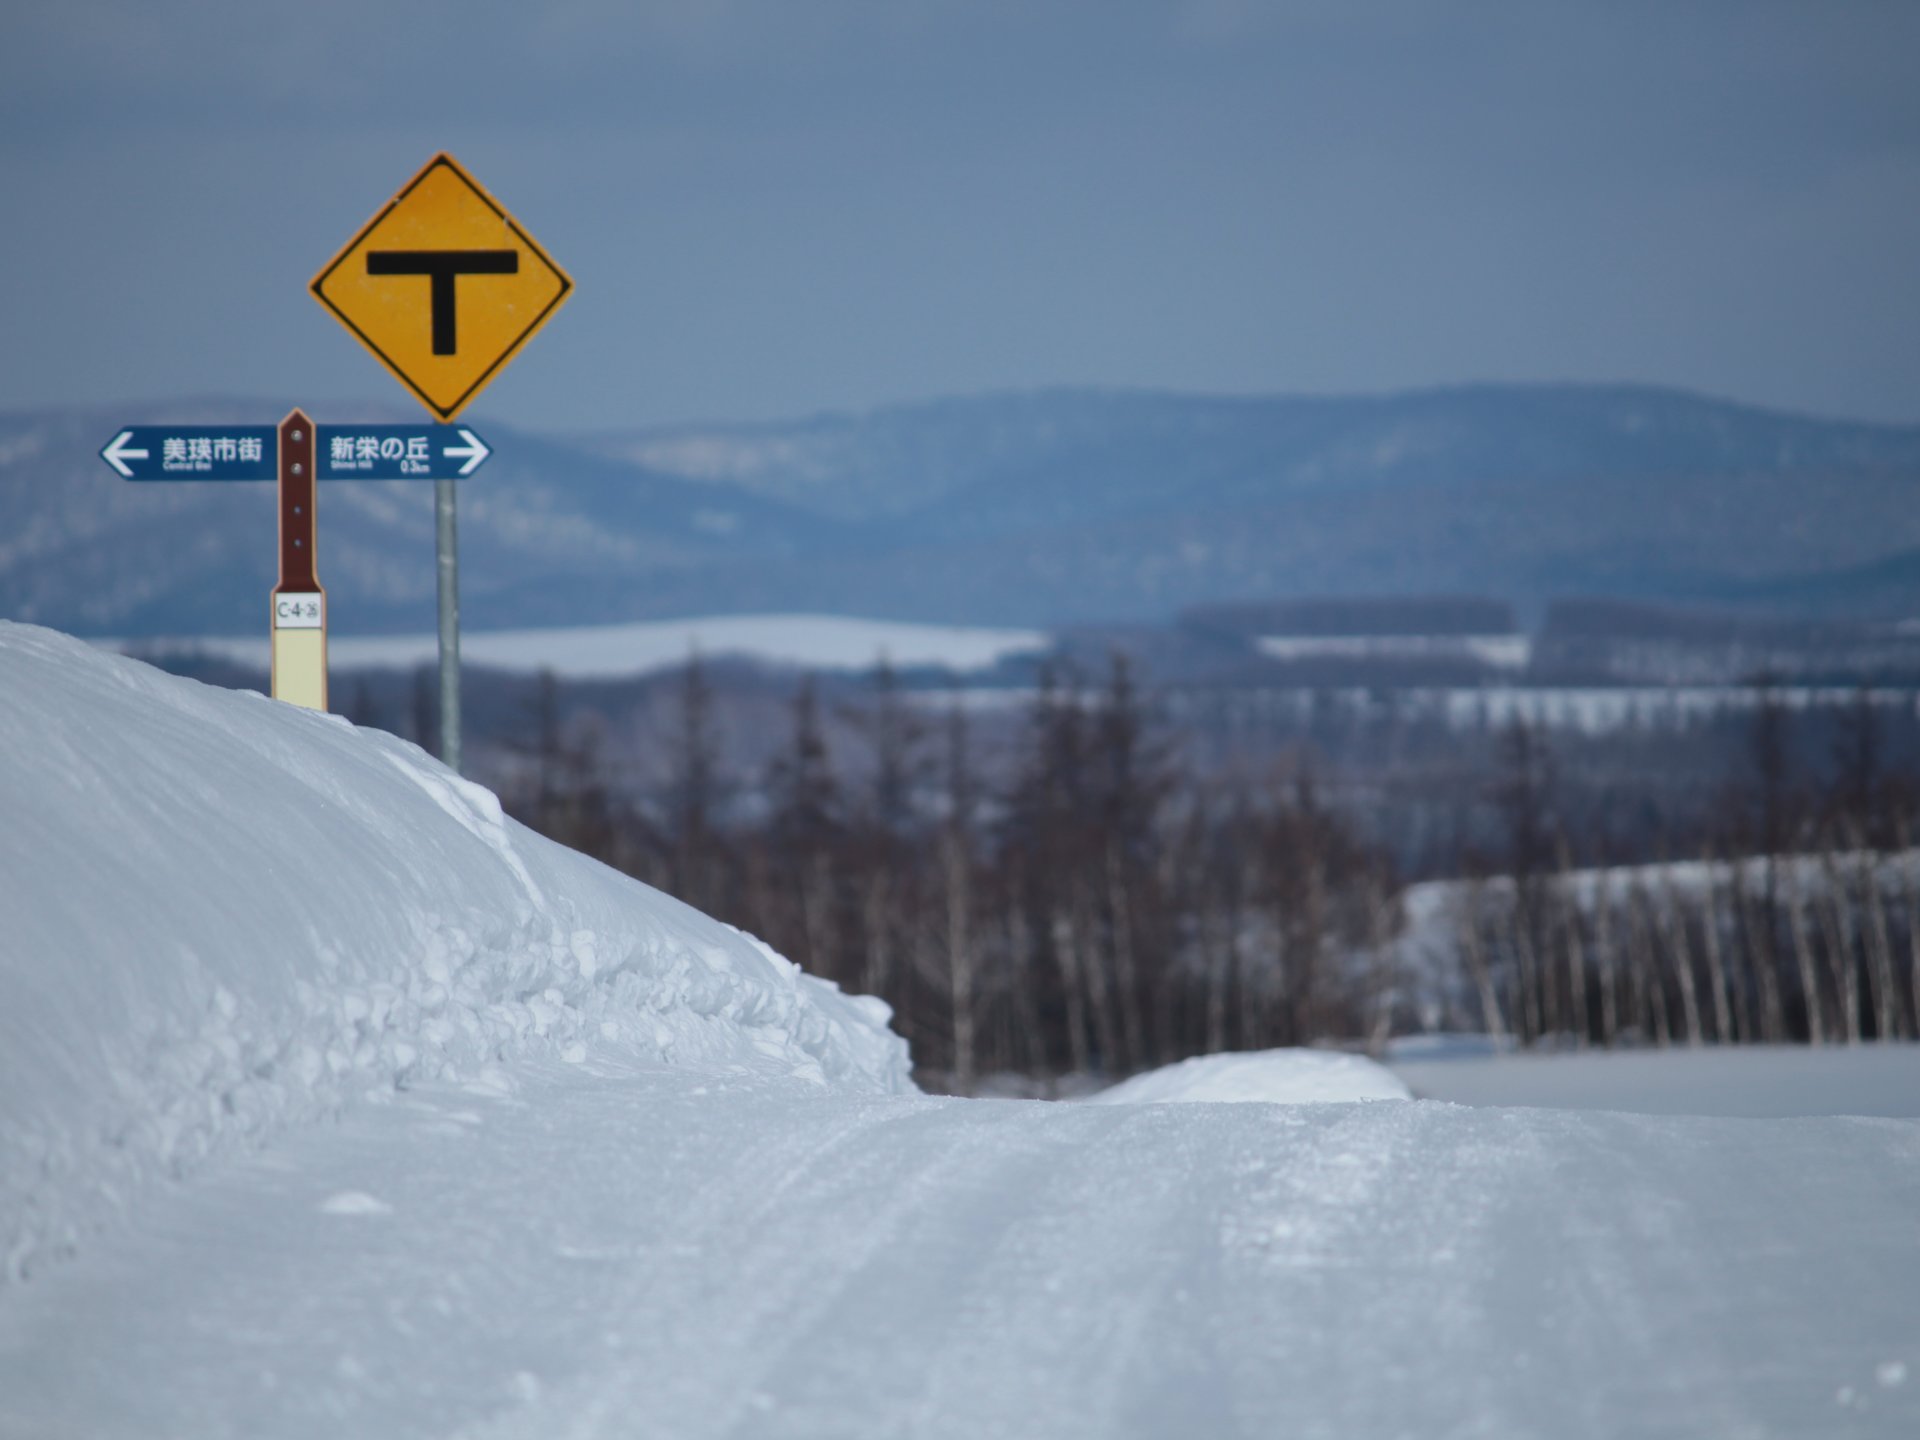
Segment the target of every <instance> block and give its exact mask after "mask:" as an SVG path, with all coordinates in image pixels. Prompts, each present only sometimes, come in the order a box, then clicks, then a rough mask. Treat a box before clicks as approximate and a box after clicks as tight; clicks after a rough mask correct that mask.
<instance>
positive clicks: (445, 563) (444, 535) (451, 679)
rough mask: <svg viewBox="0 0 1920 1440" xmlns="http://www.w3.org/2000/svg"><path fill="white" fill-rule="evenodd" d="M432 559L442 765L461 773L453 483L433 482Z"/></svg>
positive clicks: (457, 556) (457, 553)
mask: <svg viewBox="0 0 1920 1440" xmlns="http://www.w3.org/2000/svg"><path fill="white" fill-rule="evenodd" d="M433 559H434V564H435V567H436V569H437V573H438V576H439V582H440V763H441V764H443V765H445V766H446V767H447V768H448V769H449V770H451V771H453V773H454V774H456V775H458V774H459V773H460V535H459V530H458V527H457V525H456V523H455V520H454V513H453V481H451V480H436V481H434V482H433Z"/></svg>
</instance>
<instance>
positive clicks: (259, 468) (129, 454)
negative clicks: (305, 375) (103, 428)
mask: <svg viewBox="0 0 1920 1440" xmlns="http://www.w3.org/2000/svg"><path fill="white" fill-rule="evenodd" d="M278 446H279V438H278V436H277V434H276V432H275V430H274V427H273V426H271V425H133V426H129V427H128V428H127V429H125V430H122V431H121V432H120V433H119V434H118V435H115V436H114V437H113V439H111V440H109V441H108V442H107V446H106V448H105V449H104V450H102V451H101V452H100V458H101V459H102V460H104V461H106V462H107V464H109V465H111V466H112V467H113V468H114V469H115V470H116V471H117V472H118V473H119V475H120V478H121V479H123V480H271V479H273V477H274V475H275V473H276V470H275V467H276V466H277V464H278V463H279V460H278V455H279V449H278Z"/></svg>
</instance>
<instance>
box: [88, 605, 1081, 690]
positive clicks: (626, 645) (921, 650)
mask: <svg viewBox="0 0 1920 1440" xmlns="http://www.w3.org/2000/svg"><path fill="white" fill-rule="evenodd" d="M95 643H98V644H105V645H108V646H110V647H111V648H114V649H119V650H123V651H125V652H127V653H129V654H136V655H143V656H154V657H164V656H167V655H175V654H189V655H191V654H199V655H212V656H217V657H219V658H220V659H223V660H228V661H231V662H232V663H234V664H236V665H252V666H257V667H261V668H264V667H265V666H266V665H267V663H268V659H269V648H268V647H269V644H270V642H269V641H268V640H267V638H266V637H265V636H263V635H247V636H204V637H179V638H175V639H170V640H169V639H159V640H113V641H98V642H95ZM438 643H439V642H438V640H437V639H436V638H435V636H433V635H432V634H419V635H363V636H341V637H335V638H333V639H331V640H329V642H328V649H329V655H330V658H331V660H332V662H333V665H334V666H335V668H336V669H340V670H381V669H400V670H410V669H412V668H413V667H415V666H417V665H429V664H432V663H433V660H434V657H435V656H436V655H437V654H438V653H439V652H438V650H437V649H436V647H437V645H438ZM1051 643H1052V642H1051V640H1050V638H1049V637H1048V636H1047V635H1046V634H1045V633H1043V632H1041V631H1038V630H1004V629H1002V630H989V629H981V628H978V627H967V626H960V625H918V624H909V623H906V622H902V621H891V620H863V619H858V618H855V617H853V616H847V615H798V614H796V615H708V616H696V617H694V618H691V619H686V620H642V621H632V622H628V623H624V624H617V625H577V626H559V627H552V628H547V629H535V630H473V631H470V632H468V633H467V634H466V635H464V636H462V637H461V641H460V653H461V657H462V659H463V660H464V661H465V662H466V663H468V664H471V665H475V666H480V667H483V668H486V669H490V670H508V671H518V672H521V673H523V674H532V673H533V672H535V671H538V670H551V671H553V672H554V674H556V675H559V676H562V677H564V678H566V679H569V680H618V679H624V678H627V677H630V676H634V675H648V674H653V673H656V672H658V671H661V670H674V669H678V668H679V667H680V666H682V665H685V664H686V663H687V657H688V656H690V655H699V656H701V657H702V658H704V659H707V660H716V659H742V660H749V661H754V662H757V663H759V664H763V665H771V666H784V667H790V668H793V669H799V670H866V669H870V668H872V667H873V666H875V665H877V664H879V663H880V662H881V661H882V660H885V661H887V662H888V663H890V664H892V665H894V666H897V667H906V668H914V667H918V666H930V667H936V668H940V669H946V670H953V671H960V672H968V671H979V670H990V669H992V668H993V667H994V666H995V665H998V664H999V663H1000V662H1001V661H1002V660H1005V659H1007V658H1008V657H1009V656H1013V655H1021V654H1033V653H1036V652H1039V651H1043V650H1045V649H1047V647H1048V646H1049V645H1050V644H1051Z"/></svg>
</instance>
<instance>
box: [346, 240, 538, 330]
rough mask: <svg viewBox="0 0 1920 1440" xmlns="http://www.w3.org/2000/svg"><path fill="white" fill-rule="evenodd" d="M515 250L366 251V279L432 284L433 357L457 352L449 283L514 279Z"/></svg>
mask: <svg viewBox="0 0 1920 1440" xmlns="http://www.w3.org/2000/svg"><path fill="white" fill-rule="evenodd" d="M519 273H520V252H519V251H518V250H369V251H368V252H367V274H369V275H425V276H427V277H428V278H429V279H430V280H432V281H433V290H432V292H431V299H432V304H433V353H434V354H436V355H453V354H457V353H458V352H459V349H460V346H459V332H458V330H457V329H456V328H455V326H454V310H455V306H454V298H453V280H454V277H455V276H456V275H517V274H519Z"/></svg>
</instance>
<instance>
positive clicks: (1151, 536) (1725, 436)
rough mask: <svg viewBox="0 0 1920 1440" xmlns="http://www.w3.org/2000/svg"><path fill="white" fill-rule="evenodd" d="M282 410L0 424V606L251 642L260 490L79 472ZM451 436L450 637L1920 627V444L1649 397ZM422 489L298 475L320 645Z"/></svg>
mask: <svg viewBox="0 0 1920 1440" xmlns="http://www.w3.org/2000/svg"><path fill="white" fill-rule="evenodd" d="M286 408H288V407H287V406H285V405H284V404H278V403H272V402H258V403H241V402H236V401H231V400H222V401H182V402H179V403H175V404H168V405H164V406H145V407H126V406H123V407H119V408H116V409H111V410H109V409H105V408H97V409H61V410H43V411H29V412H14V413H11V414H4V415H0V616H6V617H8V618H12V619H18V620H30V621H35V622H38V623H42V624H50V625H55V626H58V627H60V628H63V629H67V630H70V631H74V632H76V633H81V634H96V635H99V634H117V635H156V634H196V633H201V634H233V633H246V632H249V631H251V630H253V629H255V628H257V627H258V625H259V623H260V621H261V618H262V617H263V615H264V613H265V604H266V600H265V596H266V593H267V590H268V589H269V588H270V586H271V584H272V582H273V573H272V565H273V553H274V517H273V508H272V493H271V487H270V486H267V485H258V484H253V485H247V484H215V483H207V482H200V483H149V484H135V483H129V482H125V481H122V480H120V479H118V478H117V477H116V476H114V475H113V474H112V472H111V471H109V470H108V468H107V467H106V466H105V465H104V464H103V463H102V462H101V461H100V460H99V458H98V454H97V452H98V451H99V449H100V447H101V446H102V445H103V444H105V443H106V441H107V440H108V439H109V438H111V436H112V435H113V434H114V432H115V431H116V430H117V429H118V428H119V427H121V426H123V425H126V424H132V423H136V422H154V421H159V420H175V421H196V422H200V423H218V422H223V421H231V422H240V421H247V422H253V423H261V422H267V421H272V420H275V419H277V418H278V416H279V415H280V414H281V413H283V412H284V411H285V409H286ZM316 418H317V419H319V420H322V421H328V420H367V419H380V418H391V419H407V420H411V419H413V418H414V417H413V416H412V415H410V414H404V413H402V412H399V411H392V412H387V413H386V414H384V415H383V414H382V413H380V412H378V411H377V410H376V409H375V408H373V407H361V408H359V409H357V410H356V411H355V412H354V413H352V414H342V415H337V416H336V415H333V414H330V413H328V414H316ZM472 423H473V427H474V428H475V429H477V430H478V431H480V432H481V433H482V434H483V435H484V436H485V438H486V439H487V440H488V442H489V443H490V444H492V446H493V447H494V450H495V455H494V458H493V459H492V460H491V461H490V462H489V463H488V464H487V466H486V467H485V469H483V470H482V471H481V472H480V473H479V475H477V476H476V477H475V478H474V479H473V480H472V481H471V482H466V483H465V484H464V485H463V489H462V505H461V511H460V526H461V567H462V571H461V573H462V608H463V618H464V620H465V623H466V624H468V625H469V626H473V627H476V628H502V627H510V626H512V627H524V626H530V625H558V624H587V623H596V624H598V623H606V622H612V621H625V620H638V619H650V618H661V617H673V616H682V615H696V614H724V613H733V614H739V613H754V612H757V613H772V612H780V611H809V612H823V611H824V612H834V613H842V614H850V615H865V616H872V617H879V618H887V619H899V620H921V621H940V622H950V623H967V624H996V625H1008V624H1011V625H1040V626H1060V625H1073V624H1098V623H1128V622H1139V621H1151V620H1157V619H1161V618H1164V617H1167V616H1169V615H1171V614H1173V613H1174V612H1175V611H1177V610H1180V609H1183V608H1185V607H1189V606H1194V605H1205V604H1214V603H1222V602H1235V601H1249V600H1264V599H1271V598H1276V597H1286V596H1301V595H1335V596H1337V595H1367V594H1386V595H1415V594H1431V593H1449V592H1451V593H1461V592H1466V593H1473V594H1482V595H1492V596H1498V597H1501V598H1504V599H1510V600H1514V601H1517V602H1519V603H1521V604H1523V605H1532V604H1537V603H1538V602H1541V601H1544V600H1546V599H1549V598H1552V597H1554V596H1562V595H1599V596H1611V597H1618V598H1622V599H1630V600H1640V601H1662V602H1683V603H1699V604H1710V605H1717V606H1726V607H1738V608H1744V609H1778V610H1790V611H1795V612H1804V613H1815V614H1827V615H1844V616H1860V617H1891V616H1902V615H1910V614H1920V427H1897V426H1879V425H1863V424H1851V423H1838V422H1830V421H1822V420H1814V419H1807V418H1801V417H1795V416H1789V415H1783V414H1778V413H1773V412H1770V411H1765V410H1758V409H1753V408H1750V407H1746V406H1740V405H1734V404H1729V403H1725V402H1722V401H1717V400H1711V399H1705V398H1701V397H1698V396H1694V395H1689V394H1683V393H1679V392H1675V391H1671V390H1661V389H1653V388H1645V387H1625V386H1478V387H1470V388H1461V389H1448V390H1431V391H1422V392H1416V393H1410V394H1402V395H1387V396H1378V397H1361V398H1313V397H1271V398H1257V397H1256V398H1214V397H1201V396H1180V395H1167V394H1157V393H1141V392H1125V391H1092V390H1053V391H1039V392H1033V393H1026V394H1012V395H992V396H983V397H978V398H971V399H956V400H943V401H935V402H931V403H926V404H917V405H902V406H894V407H888V408H884V409H880V410H875V411H872V412H869V413H865V414H858V415H851V414H850V415H826V416H819V417H814V418H811V419H805V420H798V421H793V422H790V423H776V424H754V425H727V424H714V425H699V426H673V427H665V428H657V429H649V430H636V431H630V432H623V433H609V434H600V435H592V436H576V437H550V436H542V435H534V434H528V433H524V432H519V431H515V430H513V429H510V428H508V427H505V426H501V425H497V424H493V423H491V422H489V421H488V420H486V418H485V417H484V416H479V417H475V418H474V419H473V421H472ZM430 488H431V487H428V486H424V485H416V484H408V483H384V484H376V483H340V484H332V485H328V486H326V487H324V488H323V491H322V500H321V524H322V534H321V542H320V552H319V556H320V573H321V577H322V579H323V580H324V581H325V583H326V584H327V586H328V588H329V590H330V592H331V593H332V595H333V600H334V623H335V625H336V627H338V628H341V629H343V630H348V631H352V632H356V633H362V634H370V633H383V632H395V631H403V630H422V629H426V628H429V627H430V626H431V624H432V618H433V566H432V554H433V539H432V514H431V503H430V494H429V491H430Z"/></svg>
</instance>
